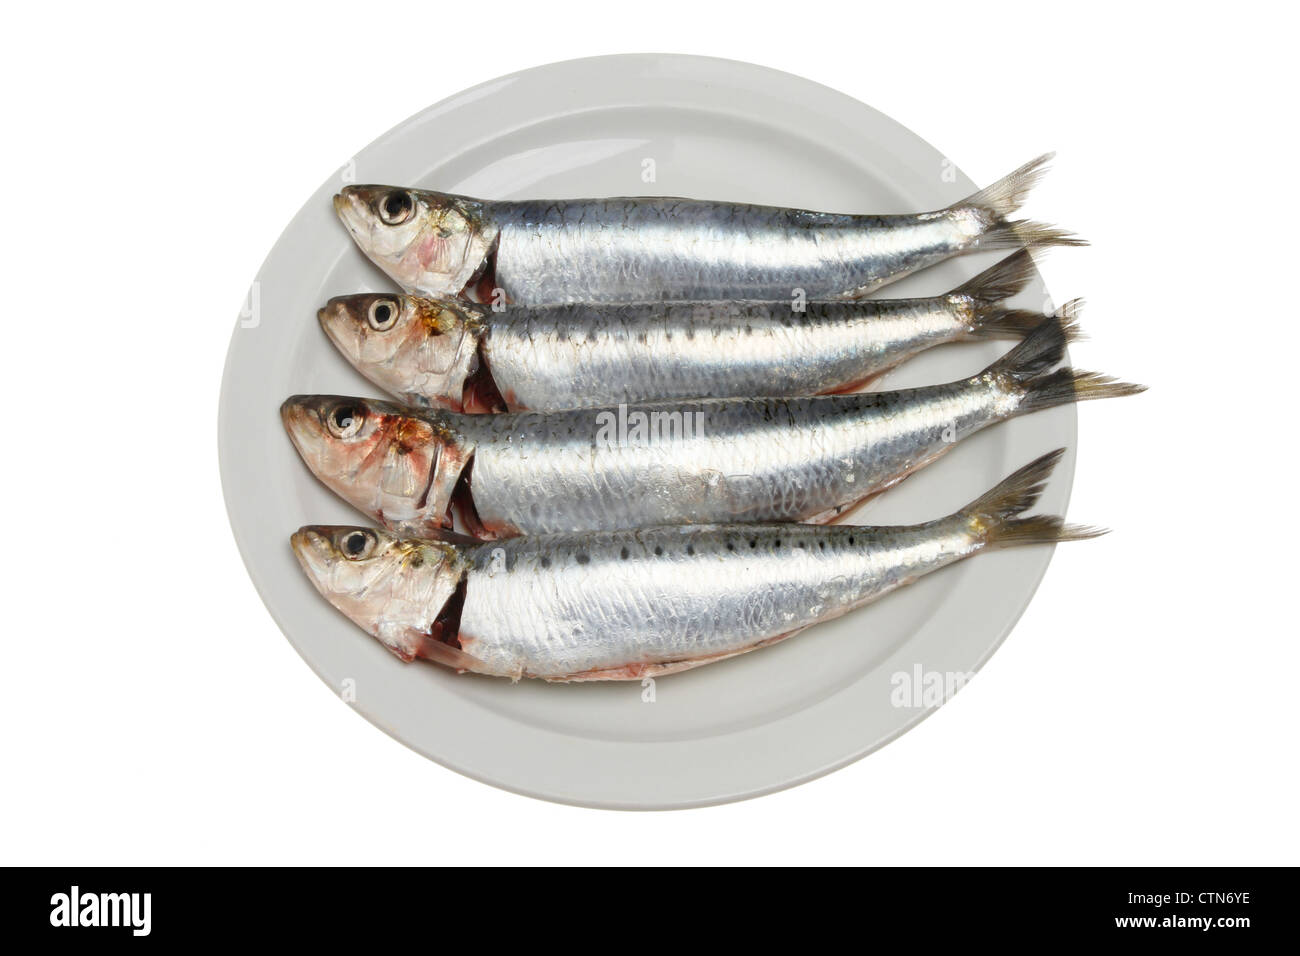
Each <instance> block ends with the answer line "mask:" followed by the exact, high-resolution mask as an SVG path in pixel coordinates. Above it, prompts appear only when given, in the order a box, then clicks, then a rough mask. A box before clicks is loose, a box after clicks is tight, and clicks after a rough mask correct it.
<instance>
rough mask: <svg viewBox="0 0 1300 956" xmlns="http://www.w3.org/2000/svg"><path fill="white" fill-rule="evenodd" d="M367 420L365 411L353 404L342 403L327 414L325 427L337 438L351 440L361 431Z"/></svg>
mask: <svg viewBox="0 0 1300 956" xmlns="http://www.w3.org/2000/svg"><path fill="white" fill-rule="evenodd" d="M365 420H366V413H365V411H364V410H363V409H362V408H361V407H359V406H357V405H353V404H352V403H351V402H341V403H340V404H338V405H335V406H334V407H333V408H331V409H330V410H329V411H328V412H326V414H325V425H326V427H327V428H329V430H330V434H332V435H333V436H334V437H335V438H351V437H352V436H353V435H355V434H356V433H357V432H359V431H361V426H362V424H364V422H365Z"/></svg>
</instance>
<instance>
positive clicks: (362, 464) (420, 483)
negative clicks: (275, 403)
mask: <svg viewBox="0 0 1300 956" xmlns="http://www.w3.org/2000/svg"><path fill="white" fill-rule="evenodd" d="M280 417H281V419H282V420H283V422H284V427H285V430H286V431H287V432H288V433H289V438H290V440H292V442H293V444H294V447H295V448H296V449H297V450H298V454H299V455H301V456H302V459H303V461H304V462H305V463H306V464H307V467H308V468H310V469H311V471H312V473H313V474H314V475H315V476H316V477H317V478H319V479H320V480H321V482H323V483H324V484H325V485H326V486H327V487H328V488H329V489H330V490H331V491H333V492H334V493H335V494H337V495H338V496H339V497H340V498H342V499H343V500H344V501H347V502H348V503H349V504H351V505H352V506H353V507H354V508H356V509H357V510H358V511H360V512H362V513H363V514H366V515H369V516H370V517H371V518H374V519H375V520H376V521H379V522H381V523H383V524H384V525H385V526H387V527H389V528H392V529H394V530H397V531H401V532H408V533H411V534H415V535H424V534H429V533H436V532H437V531H439V530H441V529H443V528H446V527H450V525H451V520H450V518H449V517H448V506H449V505H450V504H451V494H452V491H453V490H454V489H455V486H456V482H457V480H458V479H459V477H460V472H461V470H462V469H463V468H464V467H465V464H466V462H467V461H468V460H469V455H468V453H462V447H461V444H460V443H459V441H458V438H457V436H456V434H455V432H454V430H453V429H451V428H450V426H449V425H448V424H447V423H446V422H444V421H442V420H441V419H440V417H439V413H437V412H432V411H429V412H421V411H418V410H416V409H411V408H407V407H405V406H402V405H396V404H393V403H391V402H381V401H376V400H375V399H369V398H348V397H345V396H341V395H295V396H293V397H292V398H289V399H288V400H286V401H285V403H284V404H283V405H282V406H280Z"/></svg>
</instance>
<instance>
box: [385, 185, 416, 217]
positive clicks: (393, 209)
mask: <svg viewBox="0 0 1300 956" xmlns="http://www.w3.org/2000/svg"><path fill="white" fill-rule="evenodd" d="M413 212H415V200H414V199H413V198H412V197H411V194H410V193H408V192H407V191H406V190H405V189H395V190H393V191H392V192H391V193H389V194H388V195H387V196H385V197H384V198H383V199H381V200H379V218H380V219H382V220H383V221H384V222H386V223H387V224H388V225H390V226H400V225H401V224H402V223H404V222H406V220H408V219H410V218H411V214H412V213H413Z"/></svg>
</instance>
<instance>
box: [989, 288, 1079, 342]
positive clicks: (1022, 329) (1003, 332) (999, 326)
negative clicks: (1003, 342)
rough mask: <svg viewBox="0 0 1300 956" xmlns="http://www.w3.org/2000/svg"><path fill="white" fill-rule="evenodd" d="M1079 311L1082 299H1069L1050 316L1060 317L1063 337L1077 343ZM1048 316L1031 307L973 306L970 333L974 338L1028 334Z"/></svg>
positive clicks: (1003, 337) (998, 337)
mask: <svg viewBox="0 0 1300 956" xmlns="http://www.w3.org/2000/svg"><path fill="white" fill-rule="evenodd" d="M1082 311H1083V299H1081V298H1080V299H1071V300H1070V301H1069V302H1067V303H1065V305H1063V306H1061V307H1060V308H1059V309H1057V310H1056V311H1055V312H1053V313H1052V316H1051V317H1054V318H1057V319H1060V320H1061V322H1062V324H1063V325H1064V327H1065V340H1066V341H1067V342H1077V341H1079V339H1081V338H1083V337H1084V335H1083V332H1081V331H1080V330H1079V326H1078V322H1077V320H1078V316H1079V313H1080V312H1082ZM1047 318H1049V316H1046V315H1043V313H1041V312H1035V311H1033V310H1032V309H1004V308H1002V307H1001V306H999V305H996V304H991V305H986V306H979V305H976V307H975V320H974V327H973V328H972V329H971V330H970V335H971V336H972V337H974V338H977V339H1005V338H1016V337H1019V336H1025V335H1028V334H1029V333H1030V332H1032V331H1034V329H1036V328H1038V326H1040V325H1042V323H1043V320H1044V319H1047Z"/></svg>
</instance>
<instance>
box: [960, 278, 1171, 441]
mask: <svg viewBox="0 0 1300 956" xmlns="http://www.w3.org/2000/svg"><path fill="white" fill-rule="evenodd" d="M1074 311H1076V310H1075V309H1074V303H1071V302H1067V303H1066V304H1065V305H1064V306H1062V307H1061V308H1060V309H1059V310H1058V311H1057V313H1056V314H1055V315H1053V316H1052V317H1050V318H1048V319H1046V320H1044V321H1043V322H1041V323H1040V324H1039V325H1038V327H1037V328H1035V329H1034V330H1033V331H1032V332H1030V333H1029V335H1028V336H1026V338H1025V340H1024V341H1023V342H1021V343H1020V344H1019V345H1017V346H1016V347H1015V348H1013V349H1012V350H1011V351H1010V352H1008V353H1007V354H1006V355H1004V356H1002V358H1000V359H998V360H997V361H996V362H994V363H993V364H992V365H990V366H989V367H988V368H986V369H985V370H984V371H983V372H981V373H980V376H979V377H980V378H985V377H991V378H992V379H993V380H994V381H995V382H996V384H997V387H998V388H1000V389H1002V390H1004V391H1005V392H1009V393H1011V394H1013V395H1016V396H1018V397H1019V402H1018V404H1017V405H1016V408H1015V411H1014V412H1012V413H1011V414H1015V415H1024V414H1027V413H1028V412H1036V411H1038V410H1039V409H1043V408H1054V407H1055V406H1057V405H1068V404H1070V403H1071V402H1087V401H1092V400H1093V399H1097V398H1119V397H1120V396H1123V395H1136V394H1138V393H1139V392H1145V391H1146V386H1145V385H1134V384H1132V383H1130V382H1119V381H1116V380H1115V379H1113V378H1110V377H1109V376H1106V375H1098V374H1097V373H1096V372H1081V371H1078V370H1076V369H1072V368H1060V369H1057V370H1056V371H1054V372H1051V371H1048V369H1050V368H1052V366H1054V365H1056V364H1057V363H1058V362H1060V361H1061V359H1062V358H1064V357H1065V344H1066V342H1068V341H1070V340H1071V339H1072V338H1074V337H1075V336H1076V335H1077V329H1076V328H1075V324H1074V320H1073V314H1074Z"/></svg>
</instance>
